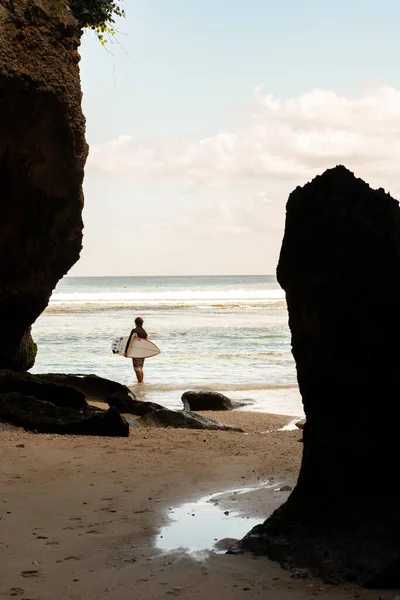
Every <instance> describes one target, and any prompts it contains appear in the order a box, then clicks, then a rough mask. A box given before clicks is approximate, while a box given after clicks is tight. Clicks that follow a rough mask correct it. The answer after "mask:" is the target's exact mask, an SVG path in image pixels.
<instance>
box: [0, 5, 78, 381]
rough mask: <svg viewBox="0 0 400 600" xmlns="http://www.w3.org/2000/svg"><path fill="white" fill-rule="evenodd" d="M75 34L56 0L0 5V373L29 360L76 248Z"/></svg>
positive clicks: (20, 367)
mask: <svg viewBox="0 0 400 600" xmlns="http://www.w3.org/2000/svg"><path fill="white" fill-rule="evenodd" d="M80 37H81V28H80V26H79V25H78V23H77V21H76V20H75V19H74V17H73V15H72V13H71V11H70V9H69V8H68V6H67V5H66V3H64V2H59V1H58V0H18V1H16V0H0V369H12V370H16V371H18V370H26V369H28V368H30V367H31V366H32V365H33V363H34V360H35V355H36V346H35V344H34V343H33V341H32V338H31V335H30V327H31V325H32V323H33V322H34V321H35V320H36V319H37V317H38V316H39V315H40V314H41V312H42V311H43V310H44V309H45V307H46V306H47V303H48V300H49V297H50V295H51V292H52V290H53V288H54V287H55V285H56V284H57V282H58V280H59V279H60V278H61V277H62V276H63V275H65V273H66V272H67V271H68V270H69V269H70V267H71V266H72V265H73V264H74V263H75V262H76V261H77V260H78V258H79V253H80V250H81V244H82V228H83V224H82V216H81V214H82V207H83V194H82V181H83V175H84V165H85V161H86V156H87V145H86V142H85V119H84V117H83V114H82V110H81V99H82V94H81V85H80V75H79V59H80V57H79V54H78V51H77V49H78V47H79V43H80Z"/></svg>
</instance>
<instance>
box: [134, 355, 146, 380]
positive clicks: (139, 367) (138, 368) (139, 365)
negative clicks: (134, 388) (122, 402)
mask: <svg viewBox="0 0 400 600" xmlns="http://www.w3.org/2000/svg"><path fill="white" fill-rule="evenodd" d="M132 363H133V370H134V371H135V375H136V379H137V381H138V383H143V364H144V359H143V358H132Z"/></svg>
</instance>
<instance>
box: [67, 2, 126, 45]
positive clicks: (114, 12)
mask: <svg viewBox="0 0 400 600" xmlns="http://www.w3.org/2000/svg"><path fill="white" fill-rule="evenodd" d="M120 2H121V0H70V2H69V4H70V7H71V10H72V12H73V13H74V16H75V17H76V18H77V19H78V21H79V23H80V24H81V25H82V27H87V28H89V29H93V30H94V31H95V32H96V33H97V37H98V38H99V40H100V42H101V43H102V44H103V45H104V44H105V43H106V42H107V40H106V39H105V37H104V36H105V34H109V35H115V30H114V28H113V25H114V23H115V17H124V16H125V11H124V9H123V8H121V6H120V5H119V3H120Z"/></svg>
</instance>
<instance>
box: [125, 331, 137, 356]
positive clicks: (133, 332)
mask: <svg viewBox="0 0 400 600" xmlns="http://www.w3.org/2000/svg"><path fill="white" fill-rule="evenodd" d="M133 337H137V333H136V327H135V329H132V331H131V333H130V335H129V337H128V341H127V342H126V346H125V356H126V355H127V352H128V348H129V344H130V343H131V340H132V338H133Z"/></svg>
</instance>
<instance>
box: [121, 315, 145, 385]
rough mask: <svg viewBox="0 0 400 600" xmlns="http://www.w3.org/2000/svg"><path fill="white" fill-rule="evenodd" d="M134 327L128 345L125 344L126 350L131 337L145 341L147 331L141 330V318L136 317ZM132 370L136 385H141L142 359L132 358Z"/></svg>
mask: <svg viewBox="0 0 400 600" xmlns="http://www.w3.org/2000/svg"><path fill="white" fill-rule="evenodd" d="M135 325H136V327H135V328H134V329H132V331H131V333H130V336H129V340H128V343H127V344H126V348H129V344H130V343H131V339H132V337H133V336H135V337H139V338H142V339H144V340H145V339H147V331H146V330H145V329H143V319H142V318H141V317H136V319H135ZM132 363H133V370H134V371H135V375H136V379H137V380H138V383H143V366H144V358H132Z"/></svg>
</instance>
